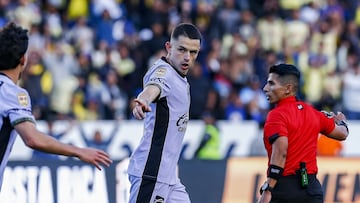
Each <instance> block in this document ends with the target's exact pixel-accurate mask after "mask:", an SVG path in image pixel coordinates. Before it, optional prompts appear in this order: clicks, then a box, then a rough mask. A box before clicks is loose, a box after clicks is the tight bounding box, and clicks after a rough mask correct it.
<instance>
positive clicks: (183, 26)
mask: <svg viewBox="0 0 360 203" xmlns="http://www.w3.org/2000/svg"><path fill="white" fill-rule="evenodd" d="M179 36H186V37H188V38H190V39H198V40H200V43H201V33H200V31H199V30H198V29H197V28H196V27H195V25H193V24H190V23H180V24H179V25H177V26H176V27H175V29H174V30H173V32H172V33H171V38H173V39H177V38H178V37H179Z"/></svg>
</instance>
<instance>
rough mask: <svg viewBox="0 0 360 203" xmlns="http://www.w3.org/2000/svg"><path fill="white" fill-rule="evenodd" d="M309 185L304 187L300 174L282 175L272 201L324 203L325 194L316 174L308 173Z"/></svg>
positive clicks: (273, 202) (277, 202) (278, 202)
mask: <svg viewBox="0 0 360 203" xmlns="http://www.w3.org/2000/svg"><path fill="white" fill-rule="evenodd" d="M308 179H309V185H308V186H307V188H302V187H301V183H300V176H299V175H293V176H284V177H281V178H280V179H279V180H278V182H277V184H276V186H275V188H274V190H273V192H272V198H271V203H323V202H324V195H323V190H322V187H321V184H320V182H319V180H318V179H317V178H316V175H308Z"/></svg>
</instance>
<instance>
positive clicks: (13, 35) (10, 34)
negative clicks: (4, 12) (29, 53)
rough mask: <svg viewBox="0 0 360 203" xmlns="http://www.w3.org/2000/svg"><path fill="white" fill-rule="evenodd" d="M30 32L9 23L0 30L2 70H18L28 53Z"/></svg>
mask: <svg viewBox="0 0 360 203" xmlns="http://www.w3.org/2000/svg"><path fill="white" fill-rule="evenodd" d="M27 32H28V30H26V29H23V28H22V27H20V26H17V25H16V24H15V23H14V22H9V23H8V24H6V25H5V26H4V27H3V28H2V29H1V30H0V70H9V69H14V68H16V66H17V65H19V63H20V59H21V57H22V56H24V54H25V53H26V50H27V48H28V43H29V37H28V35H27Z"/></svg>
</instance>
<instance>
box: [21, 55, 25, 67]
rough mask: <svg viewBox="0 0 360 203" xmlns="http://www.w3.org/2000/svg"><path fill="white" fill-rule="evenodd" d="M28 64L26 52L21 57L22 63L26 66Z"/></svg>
mask: <svg viewBox="0 0 360 203" xmlns="http://www.w3.org/2000/svg"><path fill="white" fill-rule="evenodd" d="M25 64H26V55H25V54H24V55H23V56H22V57H21V58H20V65H22V66H24V65H25Z"/></svg>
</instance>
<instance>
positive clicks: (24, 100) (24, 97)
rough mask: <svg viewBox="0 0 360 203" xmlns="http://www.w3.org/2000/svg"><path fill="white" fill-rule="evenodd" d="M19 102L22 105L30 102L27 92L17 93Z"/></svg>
mask: <svg viewBox="0 0 360 203" xmlns="http://www.w3.org/2000/svg"><path fill="white" fill-rule="evenodd" d="M17 98H18V102H19V104H20V105H21V106H27V105H28V104H29V101H28V97H27V95H26V94H25V93H23V92H22V93H19V94H18V95H17Z"/></svg>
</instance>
